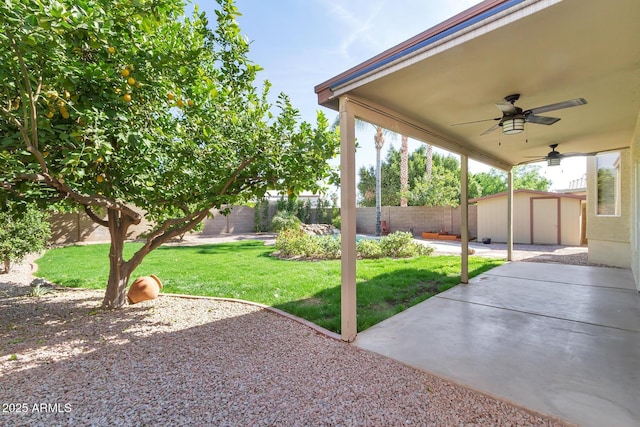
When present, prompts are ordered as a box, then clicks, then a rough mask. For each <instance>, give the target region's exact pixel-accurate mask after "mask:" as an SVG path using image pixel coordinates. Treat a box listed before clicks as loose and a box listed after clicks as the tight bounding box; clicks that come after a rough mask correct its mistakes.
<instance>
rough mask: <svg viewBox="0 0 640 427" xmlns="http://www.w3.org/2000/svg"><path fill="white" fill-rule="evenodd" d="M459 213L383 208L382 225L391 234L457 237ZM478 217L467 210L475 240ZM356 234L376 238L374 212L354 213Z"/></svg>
mask: <svg viewBox="0 0 640 427" xmlns="http://www.w3.org/2000/svg"><path fill="white" fill-rule="evenodd" d="M460 216H461V209H460V208H459V207H458V208H452V207H449V206H407V207H400V206H383V207H382V217H381V220H382V221H387V226H388V227H389V230H390V232H392V233H393V232H394V231H409V232H412V233H413V235H414V236H420V234H421V233H422V232H423V231H432V232H447V233H449V234H460ZM477 230H478V216H477V209H476V206H475V205H472V206H469V234H470V236H471V237H477V234H478V232H477ZM356 232H357V233H360V234H375V232H376V209H375V208H357V209H356Z"/></svg>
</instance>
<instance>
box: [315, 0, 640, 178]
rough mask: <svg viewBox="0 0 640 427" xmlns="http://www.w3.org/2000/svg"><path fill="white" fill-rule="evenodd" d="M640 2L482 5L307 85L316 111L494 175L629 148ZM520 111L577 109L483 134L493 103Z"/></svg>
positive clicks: (638, 72)
mask: <svg viewBox="0 0 640 427" xmlns="http://www.w3.org/2000/svg"><path fill="white" fill-rule="evenodd" d="M639 22H640V2H638V1H637V0H615V1H611V2H603V1H584V0H487V1H484V2H482V3H480V4H478V5H476V6H474V7H473V8H471V9H468V10H467V11H465V12H463V13H461V14H459V15H456V16H455V17H453V18H451V19H449V20H447V21H445V22H443V23H442V24H439V25H437V26H435V27H433V28H431V29H429V30H427V31H425V32H423V33H421V34H419V35H417V36H415V37H414V38H412V39H409V40H407V41H406V42H403V43H401V44H399V45H397V46H395V47H393V48H391V49H389V50H387V51H385V52H383V53H381V54H380V55H378V56H376V57H374V58H372V59H370V60H368V61H366V62H364V63H362V64H360V65H358V66H356V67H353V68H351V69H349V70H347V71H345V72H344V73H342V74H339V75H337V76H335V77H333V78H332V79H329V80H328V81H326V82H324V83H321V84H319V85H318V86H316V88H315V91H316V93H317V94H318V102H319V104H321V105H323V106H325V107H329V108H332V109H336V110H337V109H338V105H339V102H338V101H339V98H340V97H341V96H348V98H349V99H350V101H351V102H353V103H356V104H357V106H358V107H357V108H356V110H355V111H356V116H358V117H359V118H361V119H363V120H365V121H370V122H372V123H375V124H378V125H380V126H383V127H385V128H388V129H390V130H393V131H397V132H399V133H403V134H405V135H407V136H410V137H412V138H415V139H418V140H422V141H424V142H428V143H431V144H433V145H436V146H439V147H442V148H445V149H447V150H449V151H453V152H455V153H458V154H464V155H467V156H469V158H471V159H475V160H479V161H481V162H484V163H486V164H489V165H491V166H495V167H499V168H502V169H506V170H509V169H510V168H511V166H513V165H516V164H519V163H522V162H527V161H531V156H537V157H543V156H544V155H545V154H546V153H547V152H548V151H550V149H549V147H548V145H550V144H559V146H558V148H557V150H558V151H559V152H561V153H569V152H581V153H587V152H596V151H605V150H611V149H614V148H619V147H627V146H629V145H630V141H631V138H632V135H633V133H634V130H635V127H636V123H637V122H638V117H639V111H640V42H639V40H640V25H639V24H638V23H639ZM515 93H518V94H521V97H520V99H519V101H517V102H516V106H519V107H521V108H522V109H524V110H526V109H529V108H534V107H538V106H543V105H548V104H553V103H556V102H561V101H565V100H569V99H574V98H585V99H586V100H587V102H588V104H586V105H581V106H578V107H573V108H567V109H562V110H557V111H551V112H548V113H544V114H540V115H543V116H551V117H558V118H561V120H560V121H559V122H557V123H555V124H554V125H551V126H545V125H539V124H533V123H526V124H525V132H522V133H520V134H517V135H503V134H502V132H501V129H497V130H495V131H494V132H491V133H489V134H487V135H481V134H482V133H483V132H484V131H485V130H487V129H488V128H490V127H491V126H493V125H494V124H495V123H496V122H495V121H486V122H480V123H474V124H467V125H462V126H451V125H452V124H456V123H462V122H469V121H475V120H482V119H491V118H496V117H500V116H501V115H502V113H501V112H500V111H499V110H498V109H497V108H496V106H495V104H496V103H498V102H502V101H503V98H504V97H505V96H507V95H510V94H515Z"/></svg>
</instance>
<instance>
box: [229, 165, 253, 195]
mask: <svg viewBox="0 0 640 427" xmlns="http://www.w3.org/2000/svg"><path fill="white" fill-rule="evenodd" d="M255 159H256V157H255V156H253V157H251V158H249V159H244V160H243V161H242V163H241V164H240V166H238V168H237V169H236V170H235V171H234V172H233V174H231V177H230V178H229V179H228V180H227V182H226V183H225V184H224V186H223V187H222V190H220V194H221V195H222V194H224V193H226V192H227V189H228V188H229V186H230V185H231V184H233V181H235V180H236V178H237V177H238V175H240V172H242V171H243V170H244V169H246V168H247V166H249V165H250V164H251V163H253V161H254V160H255Z"/></svg>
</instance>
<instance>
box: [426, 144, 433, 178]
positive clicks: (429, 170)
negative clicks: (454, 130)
mask: <svg viewBox="0 0 640 427" xmlns="http://www.w3.org/2000/svg"><path fill="white" fill-rule="evenodd" d="M432 170H433V146H432V145H431V144H429V145H427V171H426V172H427V181H431V173H432Z"/></svg>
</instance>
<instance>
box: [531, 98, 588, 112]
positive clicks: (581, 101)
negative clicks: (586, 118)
mask: <svg viewBox="0 0 640 427" xmlns="http://www.w3.org/2000/svg"><path fill="white" fill-rule="evenodd" d="M586 103H587V100H586V99H584V98H576V99H571V100H569V101H563V102H558V103H555V104H550V105H545V106H543V107H536V108H532V109H530V110H527V111H524V113H523V114H525V115H527V114H539V113H546V112H547V111H553V110H561V109H563V108H569V107H577V106H578V105H584V104H586Z"/></svg>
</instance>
